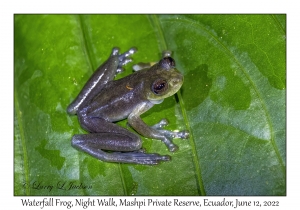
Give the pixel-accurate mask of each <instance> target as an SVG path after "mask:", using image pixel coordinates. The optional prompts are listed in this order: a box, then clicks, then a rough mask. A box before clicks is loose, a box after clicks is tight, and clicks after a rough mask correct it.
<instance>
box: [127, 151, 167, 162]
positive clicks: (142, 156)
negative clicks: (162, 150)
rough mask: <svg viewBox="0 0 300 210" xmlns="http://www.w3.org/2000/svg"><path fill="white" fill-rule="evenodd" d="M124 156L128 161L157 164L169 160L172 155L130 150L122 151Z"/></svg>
mask: <svg viewBox="0 0 300 210" xmlns="http://www.w3.org/2000/svg"><path fill="white" fill-rule="evenodd" d="M122 156H123V157H126V160H127V161H128V163H136V164H143V165H156V164H158V163H160V162H161V161H169V160H171V157H170V156H169V155H160V154H157V153H150V154H149V153H143V152H128V153H122Z"/></svg>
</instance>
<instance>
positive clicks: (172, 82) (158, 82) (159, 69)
mask: <svg viewBox="0 0 300 210" xmlns="http://www.w3.org/2000/svg"><path fill="white" fill-rule="evenodd" d="M149 70H150V71H152V72H151V74H150V75H149V76H150V77H149V78H148V82H149V84H150V91H148V94H147V98H148V100H150V101H151V102H152V103H154V104H158V103H161V102H162V101H163V99H165V98H167V97H170V96H172V95H174V94H175V93H176V92H177V91H178V90H179V89H180V87H181V86H182V84H183V75H182V74H181V73H180V72H179V71H178V70H177V69H176V68H175V60H174V59H173V58H171V57H164V58H162V59H161V60H160V61H159V62H158V63H157V64H156V65H155V66H153V68H150V69H149Z"/></svg>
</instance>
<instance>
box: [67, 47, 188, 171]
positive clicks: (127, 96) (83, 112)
mask: <svg viewBox="0 0 300 210" xmlns="http://www.w3.org/2000/svg"><path fill="white" fill-rule="evenodd" d="M136 52H137V48H136V47H132V48H130V49H129V50H127V51H126V52H124V53H120V49H119V48H118V47H114V48H113V49H112V52H111V55H110V56H109V58H108V59H107V60H106V61H105V62H104V63H103V64H102V65H100V66H99V67H98V68H97V70H96V71H95V72H94V73H93V74H92V76H91V77H90V79H89V80H88V81H87V82H86V84H85V85H84V87H83V88H82V90H81V91H80V93H79V94H78V96H77V97H76V98H75V100H73V102H72V103H71V104H70V105H69V106H68V107H67V113H68V114H70V115H77V117H78V121H79V124H80V125H81V127H82V128H83V129H84V130H86V131H87V133H84V134H75V135H74V136H73V137H72V139H71V145H72V147H74V148H76V149H77V150H79V151H82V152H85V153H87V154H89V155H91V156H93V157H94V158H97V159H99V160H101V161H104V162H114V163H129V164H142V165H156V164H159V163H160V162H163V161H170V160H171V156H170V155H161V154H158V153H147V152H146V151H145V149H143V148H142V139H141V136H144V137H146V138H151V139H157V140H161V141H162V142H163V143H164V144H165V145H166V146H167V148H168V150H169V151H170V152H175V151H177V150H178V146H177V145H176V144H174V143H173V139H174V138H180V139H187V138H188V137H189V132H188V131H187V130H182V131H169V130H165V129H164V127H165V126H166V125H168V121H167V120H166V119H162V120H160V121H159V122H158V123H157V124H155V125H152V126H148V125H147V124H146V123H145V122H144V121H143V120H142V119H141V115H142V114H143V113H145V112H146V111H148V110H149V109H151V108H152V107H153V106H154V105H156V104H160V103H162V102H163V100H164V99H165V98H168V97H170V96H173V95H174V94H175V93H177V91H178V90H179V89H180V88H181V86H182V84H183V74H182V73H181V72H180V71H179V70H177V69H176V68H175V60H174V59H173V58H172V57H171V51H170V50H166V51H163V53H162V54H163V55H162V58H161V59H160V60H159V61H158V62H154V63H138V64H135V65H134V66H133V73H132V74H130V75H128V76H126V77H123V78H121V79H118V80H115V79H114V78H115V76H116V75H117V74H118V73H120V72H123V71H124V66H125V65H126V64H127V63H129V62H132V58H131V55H133V54H134V53H136ZM124 119H127V124H128V125H129V126H128V128H129V127H131V128H132V129H133V130H134V131H130V130H129V129H127V128H125V127H122V126H120V125H118V124H116V122H119V121H121V120H124Z"/></svg>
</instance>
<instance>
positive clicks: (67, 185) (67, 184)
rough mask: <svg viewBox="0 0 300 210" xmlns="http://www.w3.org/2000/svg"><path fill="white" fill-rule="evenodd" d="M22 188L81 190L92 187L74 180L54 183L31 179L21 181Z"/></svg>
mask: <svg viewBox="0 0 300 210" xmlns="http://www.w3.org/2000/svg"><path fill="white" fill-rule="evenodd" d="M23 187H24V188H30V189H34V190H46V191H49V192H51V191H52V190H53V189H58V190H81V189H92V188H93V186H92V185H86V184H84V183H82V182H75V181H58V182H57V183H55V184H47V183H43V182H42V181H33V182H31V183H26V182H25V183H23Z"/></svg>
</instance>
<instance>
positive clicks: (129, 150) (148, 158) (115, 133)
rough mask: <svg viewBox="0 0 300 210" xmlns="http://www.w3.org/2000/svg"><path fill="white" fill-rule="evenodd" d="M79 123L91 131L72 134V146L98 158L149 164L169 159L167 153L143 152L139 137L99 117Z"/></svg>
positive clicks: (109, 160) (107, 160)
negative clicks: (163, 154)
mask: <svg viewBox="0 0 300 210" xmlns="http://www.w3.org/2000/svg"><path fill="white" fill-rule="evenodd" d="M81 123H82V125H83V127H85V128H86V130H88V131H90V132H92V133H90V134H78V135H74V136H73V138H72V146H73V147H75V148H76V149H79V150H81V151H84V152H86V153H88V154H90V155H92V156H93V157H95V158H97V159H99V160H102V161H106V162H120V163H136V164H150V165H152V164H158V163H159V162H160V161H167V160H170V157H169V156H167V155H166V156H162V155H159V154H147V153H144V152H143V151H141V147H142V141H141V139H140V137H139V136H138V135H136V134H134V133H131V132H129V131H128V130H127V129H125V128H122V127H120V126H118V125H116V124H114V123H110V122H107V121H105V120H104V119H100V118H89V119H84V121H82V122H81Z"/></svg>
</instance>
